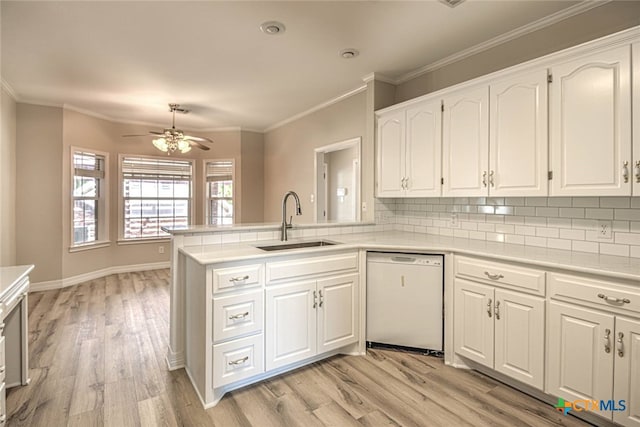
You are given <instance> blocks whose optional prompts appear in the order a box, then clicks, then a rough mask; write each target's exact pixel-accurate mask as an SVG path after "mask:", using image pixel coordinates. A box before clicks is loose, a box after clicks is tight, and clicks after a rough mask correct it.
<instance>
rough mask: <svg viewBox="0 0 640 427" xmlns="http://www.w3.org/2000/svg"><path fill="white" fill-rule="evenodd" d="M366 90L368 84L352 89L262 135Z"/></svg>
mask: <svg viewBox="0 0 640 427" xmlns="http://www.w3.org/2000/svg"><path fill="white" fill-rule="evenodd" d="M365 90H367V85H366V84H364V85H362V86H358V87H357V88H355V89H352V90H350V91H349V92H346V93H343V94H342V95H339V96H336V97H335V98H332V99H330V100H328V101H325V102H323V103H321V104H318V105H316V106H315V107H312V108H309V109H308V110H305V111H303V112H301V113H298V114H296V115H294V116H291V117H289V118H288V119H284V120H282V121H280V122H278V123H276V124H273V125H271V126H269V127H268V128H266V129H265V130H263V131H262V133H267V132H271V131H272V130H274V129H277V128H279V127H281V126H284V125H286V124H287V123H291V122H293V121H296V120H298V119H301V118H302V117H304V116H308V115H309V114H311V113H315V112H316V111H318V110H322V109H323V108H327V107H329V106H331V105H333V104H337V103H338V102H340V101H343V100H345V99H347V98H349V97H351V96H353V95H356V94H358V93H360V92H364V91H365Z"/></svg>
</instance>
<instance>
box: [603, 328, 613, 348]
mask: <svg viewBox="0 0 640 427" xmlns="http://www.w3.org/2000/svg"><path fill="white" fill-rule="evenodd" d="M609 335H611V329H605V330H604V352H605V353H611V343H610V342H609Z"/></svg>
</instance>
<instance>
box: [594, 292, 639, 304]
mask: <svg viewBox="0 0 640 427" xmlns="http://www.w3.org/2000/svg"><path fill="white" fill-rule="evenodd" d="M598 298H600V299H603V300H605V301H607V302H613V303H616V304H630V303H631V300H630V299H629V298H616V297H610V296H608V295H605V294H598Z"/></svg>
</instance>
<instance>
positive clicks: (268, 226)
mask: <svg viewBox="0 0 640 427" xmlns="http://www.w3.org/2000/svg"><path fill="white" fill-rule="evenodd" d="M365 225H375V223H374V222H361V221H360V222H320V223H311V224H293V229H296V230H297V229H307V228H323V227H353V226H365ZM280 227H281V223H280V222H277V223H276V222H273V223H269V222H260V223H255V224H234V225H190V226H187V227H179V228H172V227H162V230H163V231H166V232H167V233H170V234H173V235H181V234H207V233H228V232H231V231H266V230H280ZM289 230H291V229H289Z"/></svg>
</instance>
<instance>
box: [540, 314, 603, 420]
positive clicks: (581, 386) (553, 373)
mask: <svg viewBox="0 0 640 427" xmlns="http://www.w3.org/2000/svg"><path fill="white" fill-rule="evenodd" d="M547 335H548V349H549V356H548V366H547V371H548V376H547V392H548V393H550V394H553V395H555V396H558V397H562V398H563V399H566V400H583V399H588V400H598V401H599V400H601V399H603V400H609V399H611V396H613V354H614V352H615V338H614V317H613V316H612V315H610V314H605V313H601V312H599V311H596V310H592V309H587V308H582V307H578V306H574V305H570V304H563V303H559V302H556V301H551V302H549V317H548V322H547ZM594 412H597V413H598V414H599V415H600V416H603V417H606V418H609V419H611V412H606V411H603V412H600V411H594Z"/></svg>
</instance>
